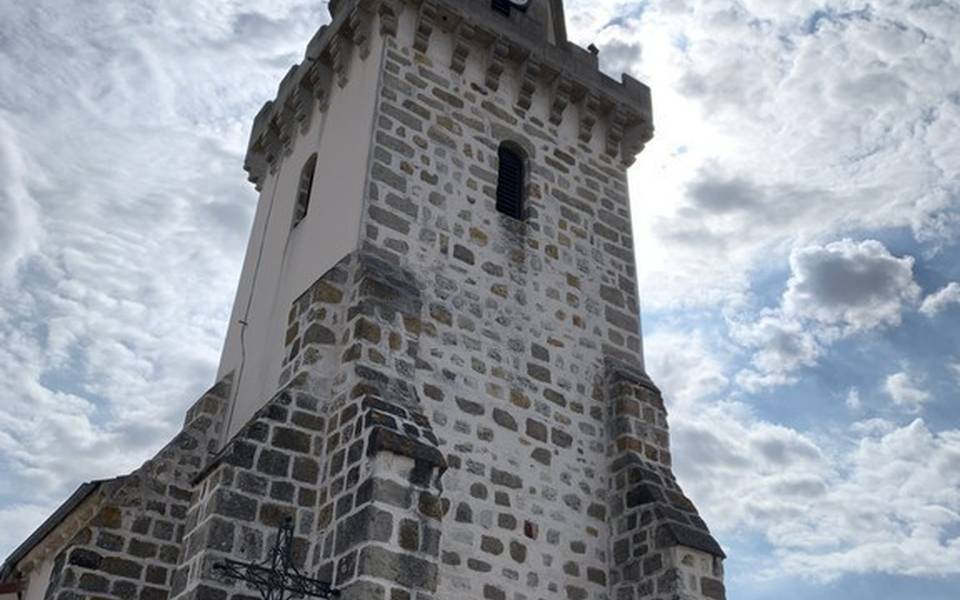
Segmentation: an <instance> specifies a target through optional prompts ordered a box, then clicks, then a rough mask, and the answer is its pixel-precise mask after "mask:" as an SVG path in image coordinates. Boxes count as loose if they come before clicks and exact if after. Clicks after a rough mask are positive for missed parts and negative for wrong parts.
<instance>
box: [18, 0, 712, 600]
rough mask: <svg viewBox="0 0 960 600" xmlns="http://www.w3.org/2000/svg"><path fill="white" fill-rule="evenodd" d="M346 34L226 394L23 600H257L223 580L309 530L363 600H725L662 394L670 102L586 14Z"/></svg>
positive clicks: (286, 161)
mask: <svg viewBox="0 0 960 600" xmlns="http://www.w3.org/2000/svg"><path fill="white" fill-rule="evenodd" d="M329 7H330V12H331V21H330V23H329V24H328V25H325V26H323V27H321V28H320V29H319V31H318V32H317V34H316V35H315V36H314V37H313V39H312V40H310V42H309V43H308V44H307V47H306V51H305V53H304V56H303V60H302V62H300V63H299V64H297V65H294V66H293V67H292V68H291V69H290V70H289V72H288V73H287V74H286V76H285V77H284V78H283V80H282V81H281V82H280V85H279V89H278V90H277V95H276V97H275V98H274V99H272V100H271V101H269V102H267V103H266V104H265V105H264V107H263V108H262V110H260V112H259V113H258V114H257V116H256V119H255V121H254V125H253V129H252V133H251V137H250V143H249V148H248V152H247V156H246V162H245V168H246V171H247V172H248V174H249V179H250V181H251V182H252V183H253V184H254V185H255V186H256V188H257V189H258V190H259V192H260V197H259V201H258V205H257V211H256V216H255V220H254V223H253V231H252V234H251V237H250V243H249V248H248V251H247V255H246V258H245V262H244V267H243V273H242V276H241V279H240V283H239V287H238V291H237V297H236V302H235V305H234V309H233V314H232V316H231V321H230V327H229V332H228V335H227V339H226V342H225V345H224V349H223V355H222V359H221V364H220V369H219V374H218V378H217V379H218V383H217V384H216V385H215V386H214V387H213V388H212V389H211V390H210V392H208V393H207V394H206V395H204V397H203V398H201V399H200V401H199V402H197V404H196V405H195V406H194V407H193V408H192V409H191V410H190V411H189V413H188V415H187V419H186V421H185V424H184V429H183V431H182V432H181V433H180V434H179V435H178V436H177V437H176V438H175V439H174V440H173V441H172V442H171V443H170V444H169V445H168V446H167V447H165V448H164V449H163V450H161V452H160V453H158V454H157V456H156V457H155V458H154V459H153V460H151V461H149V462H148V463H146V464H145V465H144V466H143V467H141V468H140V469H138V470H137V471H135V472H134V473H131V474H129V475H126V476H123V477H119V478H116V479H114V480H105V481H102V482H92V483H91V484H88V487H86V488H82V489H81V490H79V491H78V494H79V493H80V492H83V493H82V494H80V495H79V496H77V498H79V499H74V500H73V501H71V503H68V504H67V505H65V507H63V508H62V509H61V510H60V511H58V513H57V515H55V517H56V518H52V521H51V522H50V524H45V525H44V527H45V528H46V531H47V532H49V531H54V530H56V531H57V532H58V533H57V535H56V536H53V535H47V534H46V533H44V535H43V536H39V537H37V539H40V538H41V537H42V538H43V539H44V542H43V543H42V544H30V543H28V544H26V545H25V546H24V548H25V549H24V550H23V551H22V552H20V551H18V552H19V554H18V557H16V560H15V561H12V562H10V568H9V569H8V568H7V565H5V566H4V569H3V570H2V573H0V583H3V581H4V580H6V579H7V578H8V576H13V575H14V574H16V576H17V577H20V576H22V575H24V574H28V573H30V572H33V573H35V574H42V573H47V575H46V576H45V577H46V578H44V577H41V576H40V575H37V577H36V579H37V582H38V583H36V584H35V585H34V584H32V583H31V584H30V586H31V587H30V589H31V590H33V589H37V590H41V592H38V593H42V590H43V589H46V590H47V591H46V597H47V598H50V599H51V600H75V599H76V598H86V597H110V598H132V597H139V598H141V599H143V598H147V599H157V600H163V599H166V598H172V599H176V600H194V599H195V600H234V599H236V600H239V599H241V598H243V599H245V598H249V597H251V595H253V594H254V592H253V591H252V590H251V589H250V588H248V587H246V585H245V584H244V583H242V582H238V581H236V580H233V579H231V578H229V577H227V576H226V575H225V574H224V572H223V571H222V570H218V569H217V568H215V566H216V565H218V564H222V563H223V561H225V560H228V559H229V560H231V561H239V562H241V563H242V562H244V561H249V562H262V561H266V560H268V559H269V552H270V548H272V547H273V546H274V545H275V544H274V539H275V537H276V535H277V531H278V527H279V526H280V525H282V524H284V523H288V522H289V523H291V524H292V525H291V526H290V527H289V528H287V529H285V530H284V531H286V532H287V534H285V535H287V536H288V537H287V538H285V539H289V540H290V544H291V545H290V548H292V554H291V556H290V562H291V564H293V565H295V567H296V568H297V569H298V570H299V572H300V573H302V574H304V575H305V576H308V577H310V578H314V579H318V580H321V581H322V582H326V583H329V584H330V585H332V586H333V587H334V588H335V589H337V590H339V591H340V593H341V596H340V597H341V598H343V599H344V600H428V599H431V598H437V599H441V598H442V599H450V598H463V599H465V600H466V599H469V600H548V599H549V600H554V599H558V598H559V599H566V600H612V599H616V600H653V599H666V598H680V599H684V600H700V599H707V598H709V599H713V600H722V599H723V598H724V595H725V592H724V586H723V566H722V564H723V558H724V554H723V551H722V550H721V548H720V546H719V545H718V544H717V542H716V541H715V539H714V538H713V536H712V535H711V534H710V532H709V529H708V528H707V525H706V524H705V523H704V522H703V520H702V519H701V518H700V516H699V514H698V512H697V509H696V508H695V507H694V505H693V503H692V502H691V501H690V500H689V499H688V498H687V497H686V496H685V495H684V494H683V492H682V491H681V489H680V487H679V486H678V484H677V481H676V479H675V478H674V476H673V472H672V469H671V464H672V453H671V448H670V438H669V431H668V425H667V413H666V409H665V407H664V403H663V399H662V398H661V394H660V391H659V390H658V389H657V387H656V386H655V385H654V383H653V382H652V381H651V380H650V379H649V378H648V377H647V375H646V373H645V371H644V361H643V348H642V341H641V329H640V315H639V298H638V292H637V283H636V264H635V260H636V258H635V255H634V238H633V230H632V227H631V219H630V197H629V192H628V189H627V168H628V167H629V166H630V165H631V164H632V163H633V162H634V160H635V158H636V157H637V155H638V154H639V153H640V152H641V150H642V149H643V147H644V144H645V143H646V142H647V141H649V140H650V139H651V137H652V135H653V124H652V123H653V115H652V110H651V100H650V90H649V89H648V88H647V86H645V85H644V84H642V83H640V82H639V81H637V80H635V79H633V78H631V77H629V76H626V75H625V76H623V77H622V79H621V80H619V81H617V80H614V79H611V78H610V77H608V76H607V75H605V74H603V73H602V72H601V71H600V70H599V68H598V62H597V56H596V55H595V53H591V52H588V51H587V50H584V49H582V48H580V47H578V46H576V45H574V44H572V43H571V42H569V41H568V40H567V36H566V31H565V25H564V12H563V2H562V0H333V1H331V2H330V4H329ZM641 259H642V257H641ZM81 496H82V497H81ZM64 515H67V516H68V517H69V518H67V516H64ZM288 520H289V521H288ZM41 533H42V532H41ZM38 535H39V533H38ZM44 536H45V537H44ZM34 537H36V536H34ZM31 565H40V566H31ZM41 567H42V568H41ZM31 581H32V580H31ZM326 583H325V584H326ZM325 584H324V585H325ZM30 593H31V594H33V592H32V591H31V592H30ZM31 597H33V596H31ZM37 597H39V596H37Z"/></svg>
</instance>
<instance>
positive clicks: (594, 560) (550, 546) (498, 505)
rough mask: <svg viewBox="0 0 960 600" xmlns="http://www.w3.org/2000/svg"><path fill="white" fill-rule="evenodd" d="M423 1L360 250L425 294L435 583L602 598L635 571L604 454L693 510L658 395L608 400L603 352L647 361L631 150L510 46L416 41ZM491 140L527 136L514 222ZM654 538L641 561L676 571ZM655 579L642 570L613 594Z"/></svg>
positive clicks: (412, 25) (375, 167) (399, 68)
mask: <svg viewBox="0 0 960 600" xmlns="http://www.w3.org/2000/svg"><path fill="white" fill-rule="evenodd" d="M423 21H424V16H423V13H422V12H421V14H419V15H415V14H410V13H409V12H408V13H405V15H404V17H403V18H402V19H401V25H400V27H399V33H398V35H397V36H396V38H390V39H388V40H387V44H386V57H385V67H384V68H385V73H384V74H383V83H382V87H381V93H380V101H379V105H378V116H377V121H376V123H377V127H376V129H375V132H374V140H373V143H374V162H373V164H372V165H371V166H370V170H369V179H370V187H369V194H368V197H367V199H366V209H365V218H366V221H365V230H364V235H365V239H364V242H363V250H364V252H365V253H368V254H370V255H375V256H377V257H380V258H381V259H383V260H384V261H385V262H388V263H391V264H395V265H397V266H398V267H401V268H404V269H408V270H410V271H411V272H413V273H415V274H416V277H417V283H416V285H417V286H418V287H419V288H420V293H421V297H422V301H423V306H424V310H423V313H424V316H423V333H422V335H421V336H420V356H421V357H422V361H420V362H421V364H422V366H421V368H418V369H417V371H416V373H415V381H416V386H417V388H418V391H419V392H420V395H421V397H422V398H424V409H425V413H426V415H427V416H428V418H429V420H430V421H431V423H432V424H433V428H434V431H435V432H436V434H437V437H438V438H439V446H440V449H441V450H442V451H443V452H444V453H445V454H446V455H447V461H448V464H449V465H450V471H449V472H448V473H447V475H446V476H445V477H444V479H443V486H444V497H445V500H446V501H449V503H450V507H451V514H450V515H448V518H446V519H445V520H444V521H443V527H442V537H441V544H440V547H441V559H442V568H441V571H440V581H439V593H440V595H441V596H443V597H452V596H454V595H458V596H462V597H466V598H477V599H480V598H484V599H489V600H505V599H507V598H511V599H513V600H526V599H528V598H529V599H534V598H536V599H541V598H543V599H546V598H558V597H559V598H568V599H570V600H585V599H587V598H591V599H597V600H600V599H605V598H608V597H610V596H611V595H612V594H611V592H612V591H614V590H616V591H617V592H618V593H621V592H620V590H625V589H629V588H628V587H627V586H626V585H625V583H626V582H627V581H628V580H631V579H630V578H632V577H634V575H635V573H634V571H632V570H631V571H630V572H629V573H624V572H622V570H621V569H617V568H610V567H611V565H613V564H614V563H615V557H614V553H615V549H616V547H617V546H615V544H616V542H617V541H619V540H620V537H619V536H621V535H623V534H624V533H625V531H626V529H625V527H626V526H625V525H623V524H619V525H620V527H621V529H620V530H619V531H617V530H615V529H613V528H612V525H613V524H614V517H613V515H611V514H610V511H611V509H616V508H618V507H619V504H618V503H617V501H616V498H617V497H618V496H620V495H621V494H623V493H624V492H623V490H624V489H625V488H623V487H622V486H619V485H618V481H619V477H621V475H622V473H621V470H620V467H619V463H615V462H612V461H615V460H617V459H620V458H622V457H623V456H631V457H634V458H637V459H639V460H640V461H641V462H642V463H643V464H644V465H646V464H648V463H649V464H653V465H656V467H657V469H658V471H657V473H658V477H660V478H661V482H662V483H663V485H664V486H665V488H669V493H670V494H677V495H678V497H677V498H673V497H671V498H670V500H669V501H667V502H663V503H661V504H658V505H657V506H656V509H657V510H659V511H661V512H663V511H667V510H674V509H675V507H676V505H677V504H679V505H682V507H683V508H685V509H689V511H692V513H693V516H692V517H689V519H688V518H687V517H684V519H679V518H678V519H676V520H675V521H676V522H678V523H679V522H680V521H683V522H687V520H690V521H692V520H693V519H694V518H696V519H697V520H699V518H698V517H695V515H696V512H695V509H693V507H692V504H690V503H689V500H686V499H685V498H682V494H681V493H680V492H679V490H678V488H677V487H676V483H675V481H674V479H673V476H672V473H670V468H669V465H670V453H669V440H668V434H667V430H666V414H665V411H663V410H662V401H661V402H660V409H661V410H659V411H658V412H656V414H655V415H653V416H652V420H650V421H646V419H650V418H651V416H650V415H644V414H641V415H639V417H640V418H638V419H636V423H635V426H636V427H637V428H638V429H641V428H643V429H644V431H647V430H649V439H648V438H647V437H644V436H645V435H646V434H644V436H639V437H631V436H620V437H618V435H617V431H616V429H615V428H616V427H617V426H618V425H623V423H624V422H619V423H618V422H617V421H615V419H614V417H615V415H613V414H612V413H610V412H609V410H608V409H609V406H610V402H611V401H612V398H611V397H610V395H611V392H612V390H611V389H610V386H609V385H608V380H609V376H610V369H609V364H610V361H611V360H616V361H617V362H618V363H622V364H626V365H628V366H629V367H630V368H631V369H633V370H636V371H639V372H641V373H642V356H641V342H640V327H639V318H638V313H639V306H638V304H639V303H638V298H637V291H636V281H635V264H634V255H633V238H632V231H631V225H630V210H629V196H628V191H627V183H626V170H625V165H624V164H623V163H622V162H621V157H620V154H619V152H618V151H614V152H609V149H610V145H609V143H608V142H609V137H608V134H607V131H608V129H609V128H610V127H611V126H612V125H611V124H610V123H607V122H605V121H603V120H600V121H599V122H596V123H595V125H593V123H594V121H592V120H591V113H590V109H589V107H588V106H586V105H585V103H579V104H574V103H571V105H569V106H566V108H565V109H564V108H562V109H560V111H559V118H557V102H556V95H555V90H554V89H553V88H552V87H551V86H535V88H534V91H533V92H532V93H529V94H528V93H527V92H529V88H526V87H525V85H524V81H525V77H526V74H527V73H526V70H527V65H525V64H524V63H523V62H522V61H520V62H514V61H509V60H508V61H504V63H503V64H501V65H497V64H496V61H495V57H494V55H493V54H491V52H492V50H491V49H490V48H487V47H484V46H482V45H476V46H467V47H468V48H469V50H468V52H467V57H466V59H465V60H462V61H461V59H462V58H463V56H462V50H463V48H464V44H463V40H462V38H460V37H458V35H459V34H458V33H457V32H456V31H454V32H446V31H443V30H442V28H433V30H432V33H430V34H429V37H428V38H427V40H426V41H425V42H424V39H423V37H424V36H423V31H424V29H423V27H422V25H423ZM458 52H459V53H460V54H459V55H458ZM458 62H462V64H458ZM455 67H456V68H455ZM525 90H526V91H525ZM522 100H525V101H522ZM504 141H510V142H512V143H514V144H516V145H519V146H520V147H522V148H523V149H524V151H525V153H526V155H527V170H528V173H529V175H528V181H527V186H526V189H527V201H528V206H527V218H526V219H525V220H524V221H522V222H519V221H515V220H513V219H511V218H509V217H507V216H505V215H502V214H500V213H498V212H497V211H496V208H495V190H496V180H497V148H498V146H499V144H500V143H502V142H504ZM617 150H619V149H617ZM644 378H645V376H644ZM654 389H655V388H654ZM613 391H615V390H613ZM657 397H658V398H659V395H658V396H657ZM644 422H647V424H646V425H641V424H642V423H644ZM631 440H643V442H642V443H641V444H640V445H634V444H632V442H631ZM621 455H622V456H621ZM680 498H682V501H681V500H680ZM674 500H676V501H677V502H676V503H674V502H673V501H674ZM670 514H672V513H670ZM668 517H669V515H668ZM628 518H629V517H628ZM665 519H667V517H661V516H659V515H658V516H657V521H656V523H657V524H659V523H660V522H661V521H664V520H665ZM671 522H674V521H671ZM695 524H696V525H702V521H699V523H695ZM646 525H648V523H647V522H644V526H646ZM702 531H703V532H706V527H705V525H704V526H703V527H702ZM638 535H639V534H638ZM665 535H666V534H665ZM705 535H706V537H707V538H709V540H710V541H711V542H713V540H712V538H710V537H709V533H705ZM685 542H689V538H684V539H680V540H677V539H669V540H668V539H667V538H664V539H663V540H661V541H660V544H659V546H658V550H663V551H664V552H666V551H667V550H668V549H671V548H675V547H678V546H679V545H681V544H683V543H685ZM701 546H703V544H701ZM696 548H697V547H696V546H695V547H694V550H696ZM710 550H711V551H713V552H715V553H719V554H715V555H717V556H722V552H720V551H719V547H718V546H716V543H715V542H713V545H712V546H710ZM633 552H634V553H635V556H636V557H638V558H639V557H640V554H641V553H640V549H639V548H635V549H633ZM670 556H672V554H671V555H670ZM667 558H668V557H667V554H664V556H663V562H664V565H663V569H662V570H661V569H654V565H653V562H652V561H651V562H650V564H649V567H650V573H651V574H656V575H658V576H661V577H666V576H667V574H668V572H669V573H673V571H671V569H677V573H679V569H680V566H674V565H673V564H671V563H669V561H668V560H667ZM661 571H662V572H661ZM711 572H712V573H713V571H711ZM713 574H714V575H716V573H713ZM717 577H718V578H719V576H717ZM711 586H712V584H711V583H709V582H708V583H707V584H706V587H705V589H706V590H708V591H712V590H713V589H714V588H713V587H711ZM668 588H669V586H668V585H667V584H663V585H662V586H661V587H660V588H657V587H656V586H654V587H653V588H648V587H646V584H645V581H641V580H637V581H636V585H635V586H634V588H633V590H634V591H635V592H636V596H633V595H626V592H622V594H623V595H622V597H623V598H634V597H636V598H655V597H656V598H660V597H671V596H670V595H668V594H671V593H672V592H671V591H670V589H668ZM698 593H699V592H698ZM661 594H662V595H661ZM713 597H716V596H713Z"/></svg>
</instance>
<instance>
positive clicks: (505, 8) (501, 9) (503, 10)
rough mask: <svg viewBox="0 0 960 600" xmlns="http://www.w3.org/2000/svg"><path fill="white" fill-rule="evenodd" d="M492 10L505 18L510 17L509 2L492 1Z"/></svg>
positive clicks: (501, 0)
mask: <svg viewBox="0 0 960 600" xmlns="http://www.w3.org/2000/svg"><path fill="white" fill-rule="evenodd" d="M493 10H495V11H497V12H498V13H500V14H502V15H506V16H508V17H509V16H510V0H493Z"/></svg>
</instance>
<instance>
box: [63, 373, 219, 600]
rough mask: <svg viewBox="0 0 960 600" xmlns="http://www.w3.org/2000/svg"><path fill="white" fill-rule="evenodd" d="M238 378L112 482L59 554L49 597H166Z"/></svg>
mask: <svg viewBox="0 0 960 600" xmlns="http://www.w3.org/2000/svg"><path fill="white" fill-rule="evenodd" d="M231 380H232V377H231V376H228V377H227V378H225V379H224V380H223V381H221V382H219V383H218V384H217V385H215V386H214V387H213V388H212V389H211V390H210V391H208V392H207V393H206V394H204V396H203V397H201V398H200V400H198V401H197V403H196V404H194V406H193V407H192V408H191V409H190V410H189V411H188V412H187V416H186V419H185V423H184V427H183V430H182V431H181V432H180V433H179V434H178V435H177V436H176V437H175V438H174V439H173V440H172V441H171V442H170V443H169V444H168V445H167V446H166V447H164V448H163V449H162V450H161V451H160V452H159V453H158V454H157V455H156V456H155V457H154V458H153V459H151V460H150V461H148V462H147V463H145V464H144V465H143V466H142V467H140V468H139V469H137V470H136V471H134V472H133V473H131V474H129V475H126V476H123V477H120V478H117V479H115V480H113V481H111V482H109V483H106V484H104V485H106V486H108V489H107V490H106V491H105V493H104V496H105V500H104V502H103V503H102V505H101V506H100V509H99V511H98V512H97V514H96V515H95V516H94V518H93V519H92V520H91V522H90V523H89V524H88V526H87V527H85V528H83V529H82V530H81V531H80V532H79V533H78V534H77V535H76V536H75V537H74V538H73V539H72V540H71V541H70V542H69V543H68V544H67V545H66V546H65V547H64V549H63V550H62V551H61V552H60V553H59V554H58V555H57V557H56V559H55V563H54V569H53V574H52V575H51V579H50V583H49V584H48V587H47V591H46V596H45V597H46V598H47V600H77V599H80V598H110V599H116V600H134V599H137V600H166V598H167V597H168V596H169V592H170V584H171V578H172V575H173V572H174V570H175V569H176V567H177V564H178V562H179V559H180V548H181V541H182V538H183V533H184V525H185V521H186V516H187V509H188V507H189V506H190V502H191V497H192V485H191V480H192V479H193V477H194V476H195V475H196V474H197V473H198V472H199V471H200V470H201V469H203V468H204V466H205V465H206V463H207V461H208V460H209V459H210V458H212V456H213V455H214V452H215V451H216V447H217V444H218V443H219V438H220V435H221V433H222V430H221V427H222V426H223V421H224V416H225V411H226V405H227V400H228V398H229V397H230V385H231Z"/></svg>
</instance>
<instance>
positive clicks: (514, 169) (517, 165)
mask: <svg viewBox="0 0 960 600" xmlns="http://www.w3.org/2000/svg"><path fill="white" fill-rule="evenodd" d="M499 155H500V176H499V178H498V180H497V210H498V211H500V212H502V213H503V214H505V215H507V216H510V217H513V218H514V219H521V220H522V219H523V200H524V198H523V188H524V183H525V182H524V172H523V171H524V166H523V156H522V155H521V154H520V153H519V152H518V151H516V150H514V149H513V148H511V147H509V146H508V145H505V144H504V145H501V146H500V152H499Z"/></svg>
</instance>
